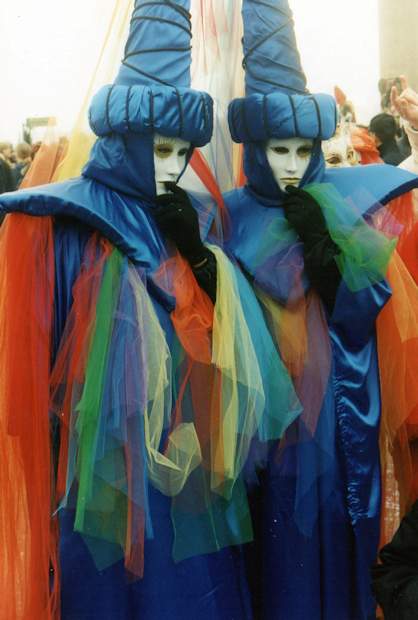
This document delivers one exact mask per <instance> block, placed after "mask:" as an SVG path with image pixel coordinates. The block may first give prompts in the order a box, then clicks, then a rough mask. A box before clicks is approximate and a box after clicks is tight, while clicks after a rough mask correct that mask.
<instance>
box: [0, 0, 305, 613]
mask: <svg viewBox="0 0 418 620" xmlns="http://www.w3.org/2000/svg"><path fill="white" fill-rule="evenodd" d="M189 7H190V1H189V0H178V1H176V2H174V1H168V0H167V1H156V2H146V1H142V0H137V1H136V3H135V8H134V13H133V15H132V20H131V27H130V33H129V38H128V41H127V45H126V49H125V57H124V59H123V62H122V66H121V68H120V71H119V73H118V76H117V78H116V80H115V82H114V84H112V85H110V86H106V87H104V88H102V89H101V90H100V91H99V92H98V94H97V95H96V96H95V97H94V99H93V102H92V105H91V108H90V113H89V120H90V125H91V127H92V129H93V131H94V132H95V134H96V135H97V136H98V140H97V141H96V143H95V145H94V146H93V149H92V151H91V155H90V158H89V160H88V162H87V164H86V166H85V167H84V169H83V172H82V175H81V176H80V177H78V178H75V179H72V180H70V181H66V182H64V183H57V184H50V185H44V186H40V187H36V188H31V189H26V190H23V191H20V192H16V193H11V194H8V195H5V196H2V199H1V202H0V208H1V210H2V211H3V212H5V213H8V214H9V215H7V217H6V219H5V223H4V225H3V226H2V232H1V237H0V282H1V290H2V296H1V300H0V341H1V363H0V368H1V370H0V373H1V377H0V390H1V394H0V454H1V457H0V487H1V489H2V503H1V506H0V546H1V548H2V557H1V561H0V587H1V590H0V591H1V594H2V617H4V618H8V619H11V618H13V619H14V620H34V619H35V618H36V619H39V620H40V619H41V618H42V620H48V619H49V618H54V619H55V618H58V617H60V614H61V617H62V618H63V620H69V619H72V620H73V619H75V618H77V620H84V619H85V620H87V619H89V620H92V619H93V618H97V619H98V620H99V619H100V620H106V619H109V620H133V619H139V618H141V620H146V619H149V620H151V619H152V620H154V619H155V618H159V619H160V620H163V619H164V618H167V619H168V618H186V617H190V618H199V620H203V619H205V618H206V619H211V620H214V619H215V618H216V619H217V620H218V619H219V618H225V619H227V618H228V619H230V618H232V617H234V618H240V619H243V618H251V617H252V611H251V606H250V601H249V595H248V589H247V582H246V578H245V574H244V565H243V558H242V552H241V549H240V547H239V545H240V544H242V543H244V542H247V541H249V540H251V539H252V535H253V533H252V527H251V518H250V513H249V508H248V502H247V497H246V492H245V486H244V483H243V481H242V476H241V472H242V469H243V467H244V465H245V462H246V460H247V455H248V452H249V450H250V447H251V443H252V441H253V440H254V438H258V440H259V441H263V442H266V441H268V440H270V439H278V438H280V436H281V435H282V434H283V432H284V431H285V430H286V428H287V427H288V425H289V424H290V423H292V422H293V421H294V420H295V419H296V417H297V416H298V415H299V414H300V411H301V406H300V403H299V401H298V398H297V396H296V394H295V390H294V388H293V385H292V382H291V380H290V377H289V375H288V372H287V370H286V369H285V367H284V365H283V363H282V361H281V359H280V357H279V356H278V354H277V352H276V348H275V345H274V343H273V340H272V338H271V336H270V334H269V331H268V329H267V327H266V325H265V323H264V320H263V315H262V312H261V309H260V307H259V304H258V302H257V300H256V298H255V296H254V294H253V292H252V290H251V287H250V286H249V284H248V282H247V281H246V279H245V278H244V277H243V275H242V274H241V272H240V270H239V269H237V268H236V267H234V266H233V265H232V263H230V262H229V261H228V259H227V258H226V256H225V254H224V253H223V252H222V251H221V250H220V249H219V248H218V247H217V246H216V245H214V244H211V243H210V241H211V240H212V239H213V238H214V231H215V229H216V222H215V217H214V213H215V205H214V202H213V201H212V200H209V199H208V198H207V197H206V198H204V199H202V200H203V201H202V200H199V199H197V198H196V197H193V196H191V195H189V194H188V193H186V192H185V191H184V190H182V189H181V188H180V187H179V186H178V185H177V182H178V180H179V179H180V177H181V175H182V173H183V171H184V169H185V167H186V165H187V163H188V162H189V160H190V158H191V156H192V153H193V150H194V148H195V147H198V146H202V145H204V144H206V143H207V142H208V141H209V140H210V137H211V133H212V100H211V98H210V97H209V96H208V95H207V94H206V93H204V92H197V91H193V90H191V89H190V88H189V86H190V76H189V68H190V50H191V45H190V39H191V31H190V14H189ZM203 242H205V243H203ZM273 398H274V399H276V400H277V402H276V406H273V404H274V403H273V402H272V399H273Z"/></svg>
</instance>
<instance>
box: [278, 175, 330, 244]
mask: <svg viewBox="0 0 418 620" xmlns="http://www.w3.org/2000/svg"><path fill="white" fill-rule="evenodd" d="M286 191H287V193H288V195H287V196H286V198H285V200H284V202H283V209H284V213H285V216H286V219H287V221H288V222H289V224H290V225H291V227H292V228H294V229H295V231H296V232H297V233H298V235H299V237H300V238H301V240H302V241H303V242H305V241H307V242H308V243H310V242H311V243H312V242H313V241H315V240H316V239H318V238H319V237H322V236H324V235H328V236H329V233H328V229H327V224H326V222H325V218H324V216H323V215H322V211H321V207H320V206H319V204H318V203H317V201H316V200H315V198H313V197H312V196H311V195H310V194H308V192H305V191H304V190H303V189H299V188H297V187H293V186H292V185H288V186H287V187H286Z"/></svg>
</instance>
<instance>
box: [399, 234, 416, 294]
mask: <svg viewBox="0 0 418 620" xmlns="http://www.w3.org/2000/svg"><path fill="white" fill-rule="evenodd" d="M399 254H400V255H401V257H402V260H403V261H404V263H405V265H406V267H407V269H408V271H409V273H410V274H411V276H412V277H413V278H414V280H415V283H416V284H417V285H418V223H413V224H412V226H411V228H410V230H409V231H408V232H407V234H405V235H403V236H402V242H401V244H400V247H399Z"/></svg>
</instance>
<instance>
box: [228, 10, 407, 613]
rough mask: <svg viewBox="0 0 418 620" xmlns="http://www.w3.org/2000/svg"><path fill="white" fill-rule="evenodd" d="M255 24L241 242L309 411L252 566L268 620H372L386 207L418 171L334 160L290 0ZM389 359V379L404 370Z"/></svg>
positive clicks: (245, 114) (274, 455)
mask: <svg viewBox="0 0 418 620" xmlns="http://www.w3.org/2000/svg"><path fill="white" fill-rule="evenodd" d="M243 20H244V39H243V46H244V67H245V71H246V97H245V98H242V99H236V100H234V101H233V102H232V103H231V105H230V108H229V125H230V130H231V134H232V137H233V139H234V140H235V141H236V142H240V143H243V144H244V172H245V175H246V177H247V179H248V182H247V185H246V186H245V187H243V188H242V189H239V190H235V191H233V192H231V193H229V194H227V195H226V197H225V203H226V206H227V210H228V212H229V214H230V217H231V237H230V239H229V244H228V249H229V251H230V252H231V253H232V254H233V256H234V257H235V258H236V259H237V260H238V262H239V263H240V265H241V267H242V269H243V272H244V273H245V274H246V275H247V277H248V279H249V280H250V281H251V282H252V284H253V287H254V289H255V291H256V293H257V295H258V297H259V299H260V302H261V303H262V305H263V307H264V310H265V316H266V318H267V320H268V322H269V323H270V325H271V331H272V334H273V335H274V336H275V338H276V340H277V344H278V348H279V350H280V353H281V355H282V357H283V360H284V362H285V363H286V365H287V368H288V369H289V372H290V373H291V374H292V376H293V379H294V384H295V387H296V390H297V393H298V395H299V398H300V400H301V402H302V405H303V407H304V411H303V414H302V415H301V416H300V417H299V418H298V420H297V421H296V422H295V423H294V425H293V426H292V427H291V428H290V429H289V430H288V432H287V433H286V436H285V438H284V440H282V442H281V444H280V446H278V444H277V443H275V444H273V445H272V446H271V453H270V458H269V463H268V467H267V469H266V470H265V471H264V472H262V473H261V474H260V479H261V482H260V488H259V489H258V491H254V515H255V521H256V523H257V527H256V536H255V540H256V543H255V545H253V547H252V549H251V553H250V554H249V555H250V558H249V567H250V571H249V572H250V573H252V576H253V584H255V587H256V588H257V585H258V590H256V606H257V609H258V611H259V614H260V617H262V618H264V619H267V618H272V619H277V618H289V619H290V618H291V619H292V620H293V619H299V618H300V619H302V618H310V619H312V620H320V619H321V620H336V619H338V620H366V619H368V618H374V617H375V607H376V604H375V601H374V599H373V596H372V593H371V588H370V576H369V569H370V566H371V565H372V563H373V562H374V560H375V558H376V555H377V549H378V543H379V533H380V512H381V510H380V507H381V480H380V462H379V424H380V418H381V398H380V386H379V368H378V352H377V343H376V319H377V317H378V316H379V313H381V310H382V308H385V310H386V308H387V307H390V303H388V300H389V299H390V296H391V290H390V287H389V285H388V283H387V282H386V280H385V275H386V272H387V267H388V263H389V260H390V257H391V254H392V251H393V248H394V244H395V241H394V240H393V239H391V238H390V237H388V236H386V235H384V234H382V233H381V232H380V231H378V230H376V229H375V228H373V227H372V226H371V223H372V214H373V213H375V212H379V213H380V215H381V216H382V217H383V215H382V214H383V213H384V212H385V210H384V206H383V205H386V203H388V202H389V201H390V200H392V199H394V198H396V197H397V196H399V195H401V194H403V193H404V192H407V191H409V190H410V189H412V188H413V187H416V186H417V184H418V179H417V177H416V176H414V175H411V174H409V173H407V172H405V171H403V170H399V169H397V168H393V167H391V166H384V167H383V165H377V166H355V167H350V168H340V169H338V168H335V169H332V170H326V169H325V164H324V158H323V154H322V150H321V141H322V140H327V139H329V138H331V136H332V135H333V134H334V131H335V127H336V120H337V114H336V107H335V102H334V100H333V99H332V97H330V96H327V95H313V94H310V93H309V92H308V91H307V88H306V79H305V75H304V73H303V70H302V67H301V63H300V58H299V54H298V51H297V46H296V40H295V35H294V30H293V18H292V13H291V11H290V8H289V5H288V2H287V0H277V1H276V0H275V1H273V0H271V1H269V2H265V1H261V0H260V1H259V0H244V2H243ZM302 188H303V189H302ZM385 231H386V232H388V231H387V229H385ZM392 235H393V231H392ZM391 282H392V281H391ZM391 310H393V308H392V309H391ZM381 314H383V313H381ZM393 317H394V315H393V312H392V314H391V315H390V316H389V318H387V317H386V319H387V320H388V321H389V323H390V321H391V320H392V322H393V323H394V322H395V320H394V318H393ZM379 321H380V316H379ZM395 330H396V328H395V327H393V332H394V331H395ZM393 332H392V333H393ZM382 346H383V347H385V346H386V347H387V342H383V345H382ZM399 347H400V350H401V348H402V347H401V344H400V345H399ZM384 350H388V347H387V348H386V349H384ZM390 353H391V354H392V355H395V358H396V349H394V348H392V349H391V350H390ZM398 359H399V358H398ZM379 362H381V363H383V357H382V356H381V355H380V342H379ZM393 363H394V362H393ZM389 365H390V364H389ZM385 368H386V374H385V381H386V388H388V387H389V389H390V379H388V377H390V378H392V379H393V378H394V377H393V375H392V374H391V372H395V373H396V369H394V368H393V367H391V371H389V370H388V368H387V367H385ZM399 372H400V373H401V374H402V377H401V378H402V379H403V380H405V368H403V369H402V370H400V371H399ZM403 388H405V385H403ZM393 389H395V388H393ZM404 392H405V389H404V390H403V392H402V394H404ZM396 397H398V394H397V393H396V392H395V393H394V394H393V397H392V403H391V404H393V403H394V400H395V398H396ZM389 408H390V407H389ZM393 415H394V414H393ZM399 417H400V418H401V414H400V413H399ZM386 423H387V419H385V424H386ZM391 428H392V431H393V435H392V439H393V438H394V435H395V434H396V429H397V428H398V427H397V426H396V424H395V423H393V426H392V427H391Z"/></svg>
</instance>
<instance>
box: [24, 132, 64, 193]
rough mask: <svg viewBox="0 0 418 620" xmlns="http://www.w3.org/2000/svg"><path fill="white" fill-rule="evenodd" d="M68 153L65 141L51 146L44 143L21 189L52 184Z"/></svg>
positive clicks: (56, 142)
mask: <svg viewBox="0 0 418 620" xmlns="http://www.w3.org/2000/svg"><path fill="white" fill-rule="evenodd" d="M66 151H67V142H66V141H65V140H59V141H55V142H53V143H51V144H49V143H43V144H42V145H41V147H40V149H39V150H38V152H37V153H36V156H35V159H34V160H33V162H32V164H31V166H30V168H29V170H28V171H27V173H26V175H25V178H24V179H23V181H22V183H21V184H20V189H24V188H25V187H34V186H35V185H45V184H46V183H51V182H52V181H53V180H54V175H55V171H56V170H57V168H58V166H59V164H60V163H61V161H62V160H63V159H64V157H65V153H66Z"/></svg>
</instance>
